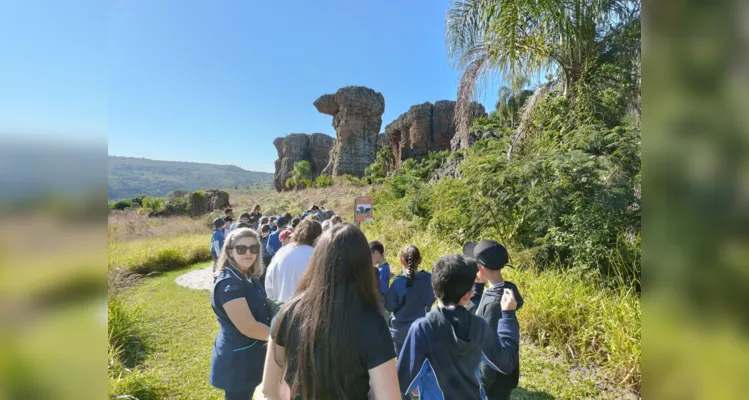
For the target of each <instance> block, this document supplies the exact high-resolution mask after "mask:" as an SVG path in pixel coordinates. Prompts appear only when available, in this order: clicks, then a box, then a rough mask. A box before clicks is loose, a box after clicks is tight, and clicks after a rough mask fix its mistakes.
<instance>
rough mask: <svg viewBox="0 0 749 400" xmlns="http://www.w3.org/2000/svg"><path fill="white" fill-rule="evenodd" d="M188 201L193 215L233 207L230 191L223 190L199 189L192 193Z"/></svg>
mask: <svg viewBox="0 0 749 400" xmlns="http://www.w3.org/2000/svg"><path fill="white" fill-rule="evenodd" d="M188 201H189V203H190V206H189V207H190V208H189V210H190V216H191V217H199V216H202V215H205V214H207V213H209V212H211V211H214V210H223V209H225V208H227V207H231V203H229V193H227V192H225V191H223V190H215V189H211V190H198V191H195V192H192V193H190V195H189V199H188Z"/></svg>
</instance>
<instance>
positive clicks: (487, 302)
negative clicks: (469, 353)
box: [476, 281, 523, 399]
mask: <svg viewBox="0 0 749 400" xmlns="http://www.w3.org/2000/svg"><path fill="white" fill-rule="evenodd" d="M505 289H510V290H512V293H513V294H514V295H515V301H516V302H517V308H516V309H517V310H519V309H520V308H521V307H523V297H522V296H520V291H519V290H518V287H517V285H515V284H514V283H512V282H509V281H504V282H501V283H498V284H496V285H493V286H492V287H490V288H488V289H486V290H485V291H484V295H483V296H482V297H481V302H479V305H478V308H477V309H476V315H477V316H479V317H481V318H483V319H484V320H485V321H486V322H487V323H488V324H489V327H490V328H492V329H497V326H498V324H499V321H500V319H501V318H502V294H504V290H505ZM519 379H520V360H519V359H518V360H517V362H516V363H515V365H514V367H513V369H512V371H511V372H510V373H509V374H501V373H499V372H497V371H494V369H492V368H491V367H490V366H488V365H482V366H481V382H482V384H483V385H484V388H485V389H486V394H487V396H488V398H489V399H504V398H506V397H507V396H508V395H509V394H510V392H512V389H514V388H516V387H518V380H519Z"/></svg>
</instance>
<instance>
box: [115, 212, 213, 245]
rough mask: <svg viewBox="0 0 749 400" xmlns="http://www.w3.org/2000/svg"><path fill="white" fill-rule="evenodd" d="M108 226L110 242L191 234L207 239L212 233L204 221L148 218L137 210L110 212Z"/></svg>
mask: <svg viewBox="0 0 749 400" xmlns="http://www.w3.org/2000/svg"><path fill="white" fill-rule="evenodd" d="M107 226H108V228H109V240H110V241H112V240H114V241H116V242H126V241H130V240H136V239H145V238H158V237H166V236H178V235H191V234H205V235H206V237H207V236H208V235H210V233H211V228H210V226H208V225H206V224H205V221H203V220H202V219H192V218H190V217H186V216H179V217H157V218H148V217H147V216H146V215H139V214H138V213H137V212H136V211H135V210H125V211H110V212H109V215H108V218H107ZM206 240H207V239H206Z"/></svg>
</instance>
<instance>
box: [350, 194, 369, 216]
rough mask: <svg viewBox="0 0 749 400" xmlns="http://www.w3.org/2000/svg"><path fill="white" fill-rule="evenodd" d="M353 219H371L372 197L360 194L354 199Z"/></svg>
mask: <svg viewBox="0 0 749 400" xmlns="http://www.w3.org/2000/svg"><path fill="white" fill-rule="evenodd" d="M354 221H356V222H362V221H365V222H370V221H372V197H369V196H361V197H357V198H356V200H354Z"/></svg>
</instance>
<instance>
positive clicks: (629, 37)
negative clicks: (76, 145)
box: [446, 0, 641, 147]
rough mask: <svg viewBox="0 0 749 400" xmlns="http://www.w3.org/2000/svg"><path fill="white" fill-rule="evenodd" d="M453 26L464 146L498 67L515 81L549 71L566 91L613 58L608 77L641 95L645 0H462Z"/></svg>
mask: <svg viewBox="0 0 749 400" xmlns="http://www.w3.org/2000/svg"><path fill="white" fill-rule="evenodd" d="M446 25H447V38H446V40H447V46H448V55H449V57H450V58H451V59H452V60H453V62H454V64H455V65H456V66H457V67H458V68H459V69H461V70H462V71H463V72H462V77H461V82H460V87H459V89H458V101H457V106H456V114H455V118H456V128H457V131H458V134H459V135H461V136H460V137H461V147H467V145H468V138H467V133H468V122H469V108H468V105H469V103H470V101H471V100H472V98H473V97H474V96H475V94H476V89H477V85H478V83H479V82H482V81H485V80H486V79H485V78H488V77H489V76H491V75H494V74H497V73H499V74H500V75H502V77H503V78H504V79H505V80H506V81H510V82H512V81H513V80H516V79H518V77H521V78H523V77H524V78H527V77H530V76H538V75H539V74H541V73H546V74H548V77H549V81H550V84H557V85H558V86H559V87H560V88H561V92H562V93H563V95H564V96H566V95H567V93H568V90H569V89H571V88H572V87H573V86H575V85H577V84H578V83H580V82H583V83H586V82H588V81H589V80H590V79H591V78H592V77H593V76H595V75H596V74H597V73H600V72H601V71H602V69H603V66H604V65H612V66H615V68H610V69H608V70H607V73H608V76H607V77H606V79H607V80H611V81H616V82H620V83H622V84H623V85H624V86H626V87H627V91H628V93H629V94H630V98H632V99H636V101H637V102H639V64H640V63H639V60H640V30H641V28H640V2H639V1H631V0H462V1H454V2H453V3H452V4H451V6H450V9H449V10H448V14H447V18H446ZM549 86H550V85H543V86H541V87H540V88H539V89H538V90H539V91H542V92H544V93H545V92H548V91H549V90H550V87H549ZM533 97H536V96H533ZM532 100H535V99H532ZM533 103H535V101H529V107H532V104H533ZM524 117H525V115H524ZM520 125H521V126H522V125H523V124H522V122H521V123H520Z"/></svg>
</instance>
